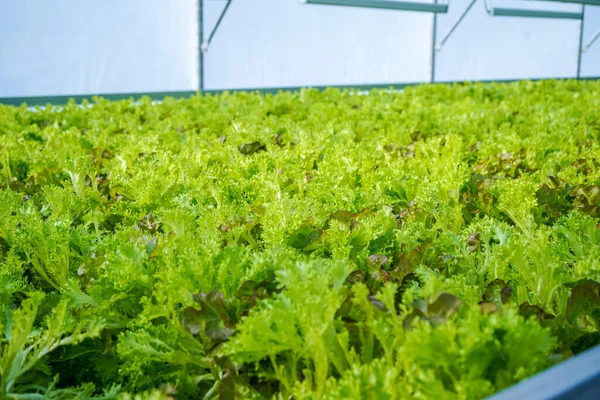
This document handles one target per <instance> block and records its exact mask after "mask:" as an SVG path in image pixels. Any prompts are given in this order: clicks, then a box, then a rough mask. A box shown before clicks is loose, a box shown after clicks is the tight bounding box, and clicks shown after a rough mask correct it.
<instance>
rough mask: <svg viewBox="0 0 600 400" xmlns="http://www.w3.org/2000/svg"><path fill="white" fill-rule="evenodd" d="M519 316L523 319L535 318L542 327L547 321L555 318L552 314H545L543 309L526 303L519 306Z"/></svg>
mask: <svg viewBox="0 0 600 400" xmlns="http://www.w3.org/2000/svg"><path fill="white" fill-rule="evenodd" d="M519 314H520V315H522V316H523V317H524V318H525V319H529V318H531V317H535V318H536V319H537V320H538V322H539V323H540V324H542V325H546V322H547V321H549V320H553V319H555V318H556V317H555V316H554V315H553V314H549V313H546V312H545V311H544V309H543V308H541V307H539V306H536V305H534V304H530V303H527V302H526V303H523V304H521V305H520V306H519Z"/></svg>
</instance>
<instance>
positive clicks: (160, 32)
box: [0, 0, 197, 97]
mask: <svg viewBox="0 0 600 400" xmlns="http://www.w3.org/2000/svg"><path fill="white" fill-rule="evenodd" d="M196 21H197V18H196V2H195V0H171V1H165V0H102V1H98V0H2V1H1V2H0V97H3V96H5V97H8V96H40V95H62V94H89V93H119V92H149V91H178V90H195V89H196V88H197V61H196V59H197V56H196V54H197V52H196V46H197V33H196V32H197V22H196Z"/></svg>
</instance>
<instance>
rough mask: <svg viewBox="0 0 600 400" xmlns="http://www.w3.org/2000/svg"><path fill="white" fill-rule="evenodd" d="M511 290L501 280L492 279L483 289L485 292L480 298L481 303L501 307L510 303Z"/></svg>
mask: <svg viewBox="0 0 600 400" xmlns="http://www.w3.org/2000/svg"><path fill="white" fill-rule="evenodd" d="M511 296H512V288H511V287H510V285H508V284H507V283H506V282H504V281H503V280H502V279H494V280H493V281H491V282H490V283H488V284H487V285H486V287H485V292H484V293H483V296H481V300H482V302H489V303H493V304H495V305H497V306H499V307H500V306H502V304H506V303H508V302H509V301H510V298H511Z"/></svg>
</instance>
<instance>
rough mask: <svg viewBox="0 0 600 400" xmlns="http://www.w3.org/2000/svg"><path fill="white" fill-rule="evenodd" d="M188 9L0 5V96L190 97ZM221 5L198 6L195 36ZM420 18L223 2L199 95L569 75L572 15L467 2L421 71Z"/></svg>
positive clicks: (285, 0) (568, 7) (440, 26)
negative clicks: (499, 12) (200, 20)
mask: <svg viewBox="0 0 600 400" xmlns="http://www.w3.org/2000/svg"><path fill="white" fill-rule="evenodd" d="M197 1H199V0H170V1H165V0H126V1H119V0H104V1H97V0H77V1H76V0H2V1H0V97H11V96H23V97H24V96H50V95H75V94H97V93H131V92H163V91H184V90H196V89H197V88H198V68H199V65H198V64H199V63H198V46H199V44H198V35H197V28H198V25H197V6H198V4H197ZM413 1H417V0H413ZM425 1H432V0H425ZM439 1H440V2H445V1H447V0H439ZM449 2H450V7H449V13H448V14H438V15H437V17H436V18H437V34H436V38H435V39H436V41H439V40H440V39H441V38H442V37H443V35H444V34H445V32H446V31H447V29H448V28H449V27H450V26H451V25H452V23H453V22H454V21H455V19H456V18H457V17H458V15H459V14H460V13H461V12H462V10H464V8H465V7H466V6H467V5H468V3H469V2H470V0H449ZM489 2H490V3H491V4H493V5H494V6H497V7H512V8H522V9H545V10H560V11H577V10H581V6H580V5H573V4H562V3H559V2H540V1H523V0H489ZM224 6H225V0H204V7H203V8H204V17H205V18H204V27H203V32H204V35H205V38H206V37H208V35H209V34H210V32H211V30H212V28H213V26H214V24H215V23H216V20H217V18H218V16H219V13H220V11H221V10H222V8H223V7H224ZM433 20H434V17H433V15H432V14H428V13H419V12H409V11H394V10H376V9H364V8H363V9H361V8H350V7H334V6H322V5H309V4H304V3H302V2H300V1H299V0H233V3H232V5H231V7H230V8H229V11H228V13H227V15H226V16H225V18H224V20H223V22H222V24H221V26H220V27H219V30H218V32H217V34H216V36H215V37H214V40H213V42H212V44H211V46H210V48H209V49H208V52H207V53H206V54H205V56H204V66H205V68H204V87H205V89H235V88H260V87H264V88H267V87H290V86H325V85H361V84H366V85H368V84H386V83H390V84H391V83H410V82H427V81H429V80H430V77H431V72H432V67H433V66H434V67H435V68H434V69H435V71H434V72H435V80H436V81H455V80H480V79H483V80H488V79H522V78H553V77H575V76H576V74H577V62H578V51H579V37H580V27H581V22H580V21H576V20H558V19H540V18H519V17H492V16H489V15H488V14H487V13H486V12H485V9H484V0H477V3H476V4H475V6H474V7H473V9H472V10H471V11H470V13H469V15H468V16H467V17H466V18H465V20H464V21H463V22H462V24H461V25H460V26H459V27H458V28H457V30H456V31H455V32H454V34H453V35H452V36H451V38H450V39H449V40H448V42H447V43H446V45H445V46H444V47H443V48H442V49H441V51H439V52H437V53H436V57H435V63H434V62H433V60H432V44H433V37H432V32H433V29H432V28H433ZM583 28H584V29H583V41H584V44H585V43H586V42H587V41H588V40H589V39H590V38H591V37H592V36H593V35H594V34H595V33H596V32H597V31H598V30H599V29H600V7H592V6H586V7H585V21H584V24H583ZM581 76H600V40H599V41H597V42H596V43H595V44H594V46H592V48H591V49H590V50H589V51H588V52H586V53H584V54H583V55H582V56H581Z"/></svg>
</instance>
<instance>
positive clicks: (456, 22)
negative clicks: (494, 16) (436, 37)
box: [435, 0, 477, 51]
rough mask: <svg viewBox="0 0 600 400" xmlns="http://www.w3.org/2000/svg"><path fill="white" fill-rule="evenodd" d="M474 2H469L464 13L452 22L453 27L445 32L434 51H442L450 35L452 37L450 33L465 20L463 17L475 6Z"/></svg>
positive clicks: (474, 0) (475, 0) (472, 0)
mask: <svg viewBox="0 0 600 400" xmlns="http://www.w3.org/2000/svg"><path fill="white" fill-rule="evenodd" d="M476 2H477V0H471V3H469V5H468V6H467V8H465V11H463V12H462V14H460V16H459V17H458V18H457V19H456V21H455V22H454V25H452V26H451V27H450V29H448V32H446V34H445V35H444V37H443V38H442V40H440V42H439V43H438V44H436V45H435V50H436V51H440V50H441V49H442V46H443V45H444V44H445V43H446V42H447V41H448V39H449V38H450V35H452V33H453V32H454V31H455V30H456V28H458V25H460V23H461V22H462V21H463V19H465V17H466V16H467V14H468V13H469V11H471V8H473V6H474V5H475V3H476Z"/></svg>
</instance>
